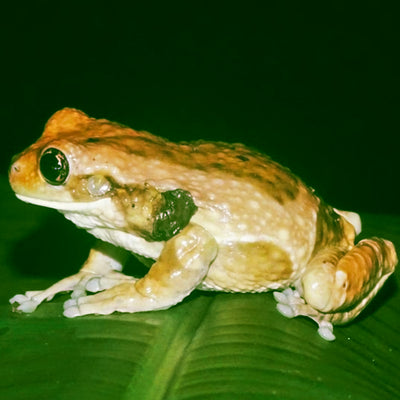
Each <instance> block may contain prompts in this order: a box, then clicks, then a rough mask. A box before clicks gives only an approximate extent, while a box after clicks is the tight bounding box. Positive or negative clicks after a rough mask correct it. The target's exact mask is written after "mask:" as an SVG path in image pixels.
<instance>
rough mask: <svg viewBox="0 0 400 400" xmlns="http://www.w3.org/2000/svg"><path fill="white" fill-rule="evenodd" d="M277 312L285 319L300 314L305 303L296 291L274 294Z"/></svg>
mask: <svg viewBox="0 0 400 400" xmlns="http://www.w3.org/2000/svg"><path fill="white" fill-rule="evenodd" d="M274 298H275V300H276V302H277V305H276V308H277V310H278V311H279V312H280V313H281V314H282V315H284V316H285V317H287V318H293V317H296V316H297V315H300V314H302V313H301V309H302V307H303V306H304V304H305V302H304V300H303V299H302V298H301V297H300V294H299V292H298V291H297V290H293V289H290V288H289V289H285V290H284V291H283V292H274Z"/></svg>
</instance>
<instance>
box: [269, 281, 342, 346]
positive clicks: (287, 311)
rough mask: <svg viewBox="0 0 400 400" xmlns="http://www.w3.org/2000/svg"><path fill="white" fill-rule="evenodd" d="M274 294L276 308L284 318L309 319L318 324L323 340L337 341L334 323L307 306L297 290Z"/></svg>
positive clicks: (286, 290)
mask: <svg viewBox="0 0 400 400" xmlns="http://www.w3.org/2000/svg"><path fill="white" fill-rule="evenodd" d="M273 294H274V298H275V300H276V301H277V305H276V308H277V310H278V311H279V312H280V313H281V314H282V315H283V316H285V317H286V318H294V317H297V316H304V317H309V318H311V319H312V320H314V321H315V322H316V323H317V324H318V333H319V335H320V336H321V337H322V338H323V339H325V340H329V341H332V340H335V335H334V334H333V325H332V323H330V322H329V321H326V320H324V317H323V314H321V313H319V312H318V311H316V310H315V309H314V308H312V307H310V306H309V305H308V304H306V302H305V301H304V299H303V298H302V297H301V296H300V293H299V292H298V291H297V290H295V289H290V288H288V289H285V290H284V291H283V292H274V293H273Z"/></svg>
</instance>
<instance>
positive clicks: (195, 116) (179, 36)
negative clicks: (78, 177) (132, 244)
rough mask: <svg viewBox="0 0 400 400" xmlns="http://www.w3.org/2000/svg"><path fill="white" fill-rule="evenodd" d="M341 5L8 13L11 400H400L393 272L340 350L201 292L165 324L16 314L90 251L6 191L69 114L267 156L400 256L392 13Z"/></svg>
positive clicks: (5, 103)
mask: <svg viewBox="0 0 400 400" xmlns="http://www.w3.org/2000/svg"><path fill="white" fill-rule="evenodd" d="M348 3H349V2H335V3H334V4H330V5H326V4H324V5H321V4H319V5H317V4H316V3H315V4H311V3H308V4H304V2H294V1H293V2H265V1H264V2H261V1H260V2H253V1H246V2H225V1H218V2H217V1H214V2H188V1H185V2H183V1H182V2H166V1H164V2H161V1H156V2H152V1H149V2H136V1H130V2H121V1H113V2H110V1H108V2H102V1H96V2H95V1H79V2H78V1H74V0H72V1H68V2H54V1H46V0H44V1H30V2H28V1H25V2H24V1H22V2H15V3H14V4H7V5H2V12H1V17H2V21H1V24H0V29H1V31H0V44H1V49H2V50H1V51H2V91H1V93H2V96H1V98H2V107H0V116H1V121H2V133H1V135H2V136H1V137H2V139H3V142H2V146H0V161H1V164H0V188H1V193H2V197H1V201H0V209H1V221H0V222H1V228H2V229H1V242H0V246H1V247H0V263H1V264H0V278H1V280H0V360H1V363H0V377H1V380H0V398H1V399H3V398H4V399H17V400H20V399H43V398H49V399H50V398H51V399H64V398H65V399H66V398H72V397H75V398H82V399H96V400H97V399H133V398H134V399H152V400H153V399H191V400H192V399H270V398H274V399H302V398H307V399H321V398H323V399H362V400H363V399H379V400H382V399H395V398H398V397H400V385H399V382H398V376H399V374H398V371H399V361H398V360H399V357H400V354H399V353H400V349H399V345H398V343H399V332H400V326H399V321H400V318H399V317H400V316H399V312H400V310H399V306H398V304H399V301H400V295H399V290H398V273H396V274H395V276H393V277H392V278H391V279H390V280H389V281H388V282H387V284H386V285H385V287H384V288H383V290H382V291H381V293H380V294H379V295H378V297H377V299H376V300H375V301H374V302H373V303H372V304H371V305H370V306H369V308H368V309H367V310H366V312H365V313H363V314H362V316H361V317H360V318H358V319H357V320H356V321H355V323H353V324H351V325H349V326H346V327H342V328H337V329H335V334H336V336H337V340H336V341H335V342H334V343H327V342H325V341H323V340H321V339H320V338H319V336H318V335H317V333H316V327H315V325H314V324H313V323H312V321H309V320H306V319H302V318H298V319H295V320H287V319H285V318H283V317H282V316H281V315H280V314H278V313H277V311H276V310H275V304H274V301H273V299H272V296H271V294H269V293H265V294H259V295H246V294H244V295H231V294H223V293H219V294H207V293H197V292H196V293H194V294H193V295H191V296H190V297H189V298H188V299H187V300H185V301H184V302H183V303H182V304H180V305H178V306H176V307H174V308H172V309H170V310H167V311H162V312H153V313H143V314H135V315H112V316H109V317H93V316H92V317H91V316H89V317H84V318H79V319H74V320H67V319H65V318H63V317H62V316H61V310H62V302H63V301H64V300H65V299H66V298H67V297H66V296H59V297H57V298H56V299H55V300H54V301H53V302H51V303H48V304H45V305H43V306H42V307H40V308H39V309H38V310H37V311H36V312H35V313H33V314H32V315H20V314H16V313H12V312H11V307H10V306H9V305H8V299H9V298H10V297H11V296H12V295H14V294H16V293H21V292H23V291H25V290H32V289H41V288H45V287H47V286H48V285H49V284H51V283H53V282H54V281H56V280H57V279H59V278H61V277H64V276H66V275H68V274H71V273H73V272H75V271H76V270H77V268H78V267H79V265H81V264H82V262H83V260H84V259H85V257H86V255H87V252H88V249H89V247H90V245H91V243H92V239H91V238H90V237H89V236H88V235H86V234H85V233H84V232H82V231H79V230H77V229H76V228H75V227H73V226H72V224H70V223H69V222H68V221H65V220H64V219H62V217H61V216H59V215H58V214H57V213H55V212H52V211H51V210H42V209H41V208H38V207H33V206H28V205H24V204H21V203H20V202H18V201H17V200H16V199H15V198H14V197H13V195H12V193H11V191H10V189H9V187H8V184H7V180H6V173H7V168H8V165H9V163H10V159H11V157H12V155H13V154H15V153H17V152H19V151H21V150H22V149H23V148H25V147H26V146H28V145H29V144H31V143H32V142H33V141H35V140H36V138H37V137H38V136H39V135H40V134H41V131H42V129H43V125H44V123H45V121H46V120H47V119H48V118H49V117H50V115H51V114H52V113H54V112H55V111H56V110H58V109H60V108H62V107H65V106H69V107H76V108H79V109H82V110H83V111H85V112H87V113H88V114H89V115H91V116H94V117H105V118H108V119H111V120H115V121H119V122H121V123H124V124H126V125H130V126H132V127H134V128H136V129H145V130H148V131H150V132H153V133H155V134H158V135H161V136H165V137H168V138H170V139H173V140H190V139H200V138H201V139H210V140H223V141H228V142H237V141H238V142H244V143H246V144H248V145H250V146H253V147H256V148H257V149H259V150H261V151H264V152H265V153H267V154H268V155H270V156H272V157H273V158H274V159H276V160H277V161H279V162H281V163H283V164H284V165H286V166H288V167H290V168H291V169H292V170H293V171H294V172H295V173H296V174H298V175H299V176H300V177H302V178H303V179H304V180H305V181H306V182H307V183H309V184H310V185H311V186H313V187H315V188H316V189H317V192H318V193H320V194H321V195H322V197H323V198H324V199H325V200H326V201H327V202H328V203H330V204H332V205H334V206H335V207H337V208H342V209H347V210H354V211H360V212H362V213H363V214H362V216H363V220H364V231H363V234H364V235H365V236H368V235H380V236H383V237H386V238H388V239H390V240H393V241H394V242H395V244H396V246H397V247H399V246H400V232H399V222H400V219H399V218H400V217H399V216H398V214H399V208H398V197H397V195H398V186H399V185H398V176H399V167H398V165H399V164H398V146H397V145H396V138H397V136H398V127H399V118H398V109H399V95H398V93H399V92H400V90H399V89H400V85H399V74H398V71H399V65H398V49H399V34H398V21H397V19H398V18H397V10H396V8H395V6H394V4H395V2H393V4H392V3H390V2H385V3H382V4H380V5H378V4H376V3H375V2H368V1H365V2H363V4H362V5H361V4H356V3H352V4H348ZM357 3H358V2H357ZM388 5H389V6H388ZM128 270H129V271H130V272H132V273H143V270H142V269H141V268H140V267H139V266H137V265H134V264H131V265H130V266H129V268H128Z"/></svg>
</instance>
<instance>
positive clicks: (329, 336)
mask: <svg viewBox="0 0 400 400" xmlns="http://www.w3.org/2000/svg"><path fill="white" fill-rule="evenodd" d="M318 325H319V328H318V333H319V335H320V336H321V337H322V339H325V340H328V341H330V342H331V341H332V340H335V339H336V337H335V335H334V334H333V325H332V324H331V323H330V322H328V321H321V322H319V323H318Z"/></svg>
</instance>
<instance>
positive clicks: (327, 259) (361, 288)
mask: <svg viewBox="0 0 400 400" xmlns="http://www.w3.org/2000/svg"><path fill="white" fill-rule="evenodd" d="M396 264H397V256H396V251H395V249H394V246H393V244H392V243H391V242H389V241H387V240H384V239H379V238H372V239H364V240H362V241H360V242H359V243H358V244H357V245H356V246H354V247H353V248H351V249H350V250H347V249H343V248H336V247H328V248H326V249H323V250H321V251H319V252H318V253H317V254H316V255H315V256H314V258H313V259H312V260H311V262H310V263H309V265H308V266H307V270H306V272H305V274H304V275H303V277H302V278H301V281H300V282H299V283H298V284H297V285H296V290H292V289H287V290H285V291H283V292H282V293H278V292H276V293H275V298H276V300H277V301H278V306H277V307H278V310H279V311H280V312H281V313H282V314H283V315H285V316H287V317H295V316H297V315H304V316H308V317H310V318H312V319H314V320H315V321H316V322H317V323H318V324H319V330H318V332H319V333H320V335H321V336H322V337H323V338H324V339H327V340H333V339H335V336H334V335H333V332H332V324H344V323H346V322H349V321H351V320H352V319H354V318H355V317H356V316H357V315H358V314H359V313H360V312H361V311H362V310H363V309H364V308H365V307H366V305H367V304H368V303H369V302H370V301H371V300H372V298H373V297H374V296H375V294H376V293H377V292H378V290H379V289H380V288H381V286H382V285H383V284H384V282H385V280H386V279H387V278H388V277H389V276H390V274H391V273H392V272H393V271H394V268H395V266H396Z"/></svg>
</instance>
